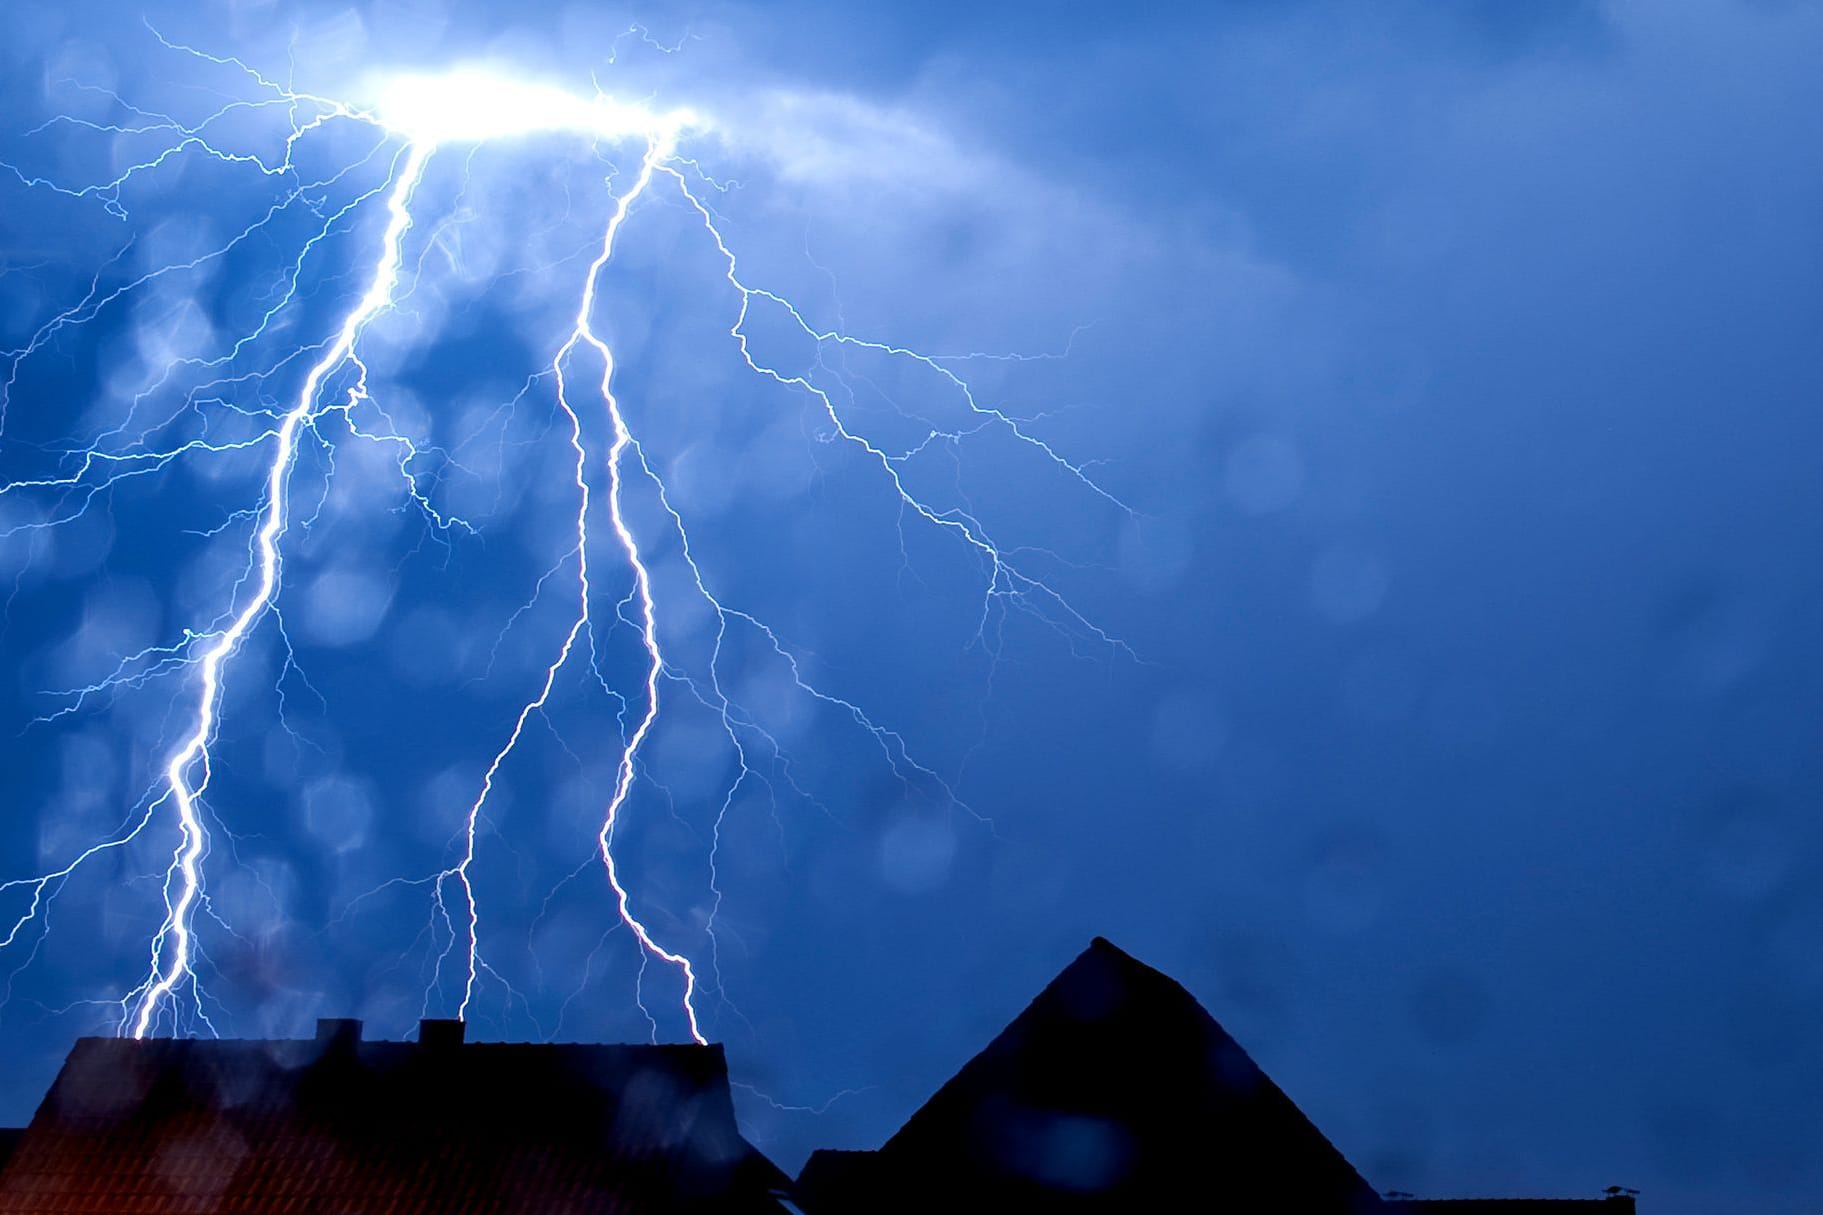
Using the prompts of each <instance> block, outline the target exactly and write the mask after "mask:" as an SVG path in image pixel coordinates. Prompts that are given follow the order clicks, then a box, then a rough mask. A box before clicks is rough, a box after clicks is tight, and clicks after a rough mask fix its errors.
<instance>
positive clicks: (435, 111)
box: [373, 68, 704, 144]
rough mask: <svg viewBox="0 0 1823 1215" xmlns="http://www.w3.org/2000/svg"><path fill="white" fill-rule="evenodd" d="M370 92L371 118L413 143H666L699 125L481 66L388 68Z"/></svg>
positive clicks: (688, 115)
mask: <svg viewBox="0 0 1823 1215" xmlns="http://www.w3.org/2000/svg"><path fill="white" fill-rule="evenodd" d="M376 94H377V100H376V102H375V103H374V107H373V115H374V118H375V119H376V120H377V121H378V122H379V123H380V125H382V126H384V127H385V128H386V129H388V130H390V131H395V132H397V133H398V134H400V135H403V136H404V137H405V138H406V139H409V140H410V141H411V142H413V143H415V144H443V143H484V142H486V141H489V140H494V139H507V138H511V137H513V136H520V135H539V134H551V133H558V132H565V133H572V134H577V135H586V136H591V137H593V138H598V139H605V140H610V141H613V140H622V139H641V140H646V141H649V142H652V143H658V144H669V143H671V142H672V141H673V140H675V139H676V138H677V136H678V135H679V134H681V133H682V132H683V131H685V130H687V129H693V128H694V129H699V130H700V129H701V128H702V127H703V125H704V124H703V122H702V120H701V119H700V118H699V117H698V116H697V115H696V114H695V113H694V112H693V111H691V110H687V109H686V110H670V111H667V112H665V113H662V114H658V113H654V112H653V111H651V110H649V109H647V108H646V107H644V106H640V105H631V104H628V103H626V102H621V101H616V100H614V99H613V98H612V97H608V96H605V95H603V94H599V93H598V94H596V95H595V96H593V97H584V96H580V95H578V94H575V93H570V92H566V91H564V90H563V89H560V88H557V87H555V86H553V85H548V84H540V83H537V82H535V81H530V80H516V79H513V78H512V77H509V76H503V75H499V74H497V73H495V72H492V71H489V70H487V69H485V68H457V69H454V70H452V71H448V72H440V73H437V74H435V75H431V74H425V73H408V74H404V75H397V76H389V77H387V78H385V80H384V81H383V82H382V83H380V85H379V86H378V88H377V90H376Z"/></svg>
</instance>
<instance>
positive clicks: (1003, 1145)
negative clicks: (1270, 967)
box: [799, 937, 1382, 1213]
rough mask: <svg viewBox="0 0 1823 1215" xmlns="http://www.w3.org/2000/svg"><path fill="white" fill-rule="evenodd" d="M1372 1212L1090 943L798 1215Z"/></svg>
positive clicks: (1154, 987) (1164, 980)
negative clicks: (870, 1214) (963, 1207)
mask: <svg viewBox="0 0 1823 1215" xmlns="http://www.w3.org/2000/svg"><path fill="white" fill-rule="evenodd" d="M1182 1193H1192V1194H1199V1195H1207V1196H1209V1197H1210V1200H1211V1201H1214V1202H1218V1203H1219V1204H1220V1205H1219V1206H1217V1207H1214V1208H1211V1209H1228V1207H1229V1206H1232V1207H1233V1209H1236V1210H1247V1211H1273V1210H1286V1211H1299V1212H1311V1213H1317V1212H1351V1213H1352V1212H1357V1211H1379V1210H1381V1209H1382V1207H1381V1203H1380V1200H1379V1198H1378V1197H1377V1196H1376V1195H1375V1193H1374V1191H1373V1189H1372V1187H1370V1186H1369V1185H1368V1184H1367V1182H1366V1181H1364V1180H1363V1179H1362V1178H1361V1176H1360V1174H1358V1173H1357V1172H1356V1171H1355V1170H1354V1168H1353V1166H1351V1165H1350V1164H1349V1163H1348V1161H1347V1160H1346V1159H1344V1158H1343V1156H1342V1154H1341V1153H1340V1152H1339V1151H1337V1150H1336V1148H1335V1147H1334V1146H1333V1145H1332V1144H1331V1143H1330V1142H1329V1141H1328V1140H1327V1139H1326V1138H1324V1136H1323V1134H1322V1132H1320V1131H1319V1130H1317V1128H1316V1127H1315V1126H1314V1125H1312V1124H1311V1122H1310V1120H1309V1119H1307V1118H1306V1117H1305V1116H1304V1115H1303V1113H1302V1112H1301V1111H1299V1109H1298V1108H1297V1106H1296V1105H1295V1104H1293V1103H1292V1101H1291V1099H1290V1098H1289V1097H1287V1096H1286V1095H1285V1094H1284V1092H1282V1091H1281V1090H1280V1089H1279V1087H1278V1086H1277V1085H1275V1084H1274V1083H1273V1082H1272V1081H1271V1080H1270V1079H1269V1078H1267V1076H1266V1074H1265V1073H1264V1072H1262V1071H1261V1070H1260V1068H1259V1067H1258V1066H1257V1065H1256V1064H1255V1063H1254V1062H1253V1060H1252V1059H1250V1058H1248V1056H1247V1053H1246V1051H1244V1050H1242V1049H1241V1047H1240V1045H1239V1044H1238V1043H1236V1042H1235V1040H1234V1039H1233V1038H1232V1037H1230V1036H1229V1034H1228V1033H1227V1031H1226V1030H1224V1029H1223V1028H1222V1027H1221V1026H1220V1025H1219V1024H1217V1022H1216V1020H1215V1018H1213V1017H1211V1016H1210V1015H1209V1014H1208V1012H1206V1011H1205V1010H1204V1009H1203V1007H1202V1006H1201V1005H1200V1004H1198V1003H1197V1002H1196V1000H1195V998H1194V997H1192V996H1191V995H1190V993H1189V992H1187V991H1185V990H1184V988H1183V987H1181V986H1179V985H1178V984H1177V983H1176V982H1175V981H1173V980H1172V979H1170V978H1168V977H1167V976H1165V975H1163V974H1161V973H1159V972H1158V971H1156V970H1154V969H1152V968H1151V967H1149V966H1146V965H1144V964H1143V963H1141V962H1138V961H1136V960H1134V959H1133V958H1132V957H1130V956H1128V955H1127V954H1126V953H1123V952H1122V951H1121V950H1119V949H1117V948H1116V947H1115V946H1113V945H1112V944H1110V943H1109V942H1108V941H1106V940H1104V939H1102V938H1100V937H1097V938H1096V939H1095V940H1094V942H1093V943H1092V944H1091V945H1090V946H1089V948H1088V949H1087V950H1085V951H1084V952H1083V953H1082V954H1081V956H1079V957H1078V958H1077V959H1076V960H1075V961H1074V962H1072V963H1070V965H1069V966H1067V967H1066V968H1065V969H1064V970H1063V972H1062V973H1061V974H1059V975H1058V976H1057V978H1056V979H1054V980H1053V981H1052V982H1051V983H1050V985H1049V986H1047V987H1046V988H1045V989H1044V990H1043V991H1042V992H1040V993H1039V995H1038V997H1037V998H1036V999H1035V1000H1033V1001H1032V1003H1031V1005H1030V1006H1029V1007H1027V1008H1026V1010H1025V1011H1024V1012H1022V1013H1020V1014H1019V1016H1017V1017H1015V1018H1014V1019H1013V1021H1012V1023H1011V1024H1009V1025H1008V1026H1007V1027H1006V1029H1005V1030H1003V1031H1002V1032H1001V1033H1000V1035H999V1036H998V1037H996V1038H995V1039H994V1040H993V1041H992V1042H991V1043H989V1044H988V1046H987V1048H986V1049H985V1050H983V1051H982V1052H981V1053H980V1054H978V1055H976V1056H975V1057H974V1058H973V1059H971V1060H970V1061H969V1062H968V1063H967V1064H965V1065H964V1066H963V1068H962V1070H961V1071H960V1072H958V1073H957V1074H956V1075H955V1077H954V1078H952V1079H951V1080H950V1081H949V1082H948V1083H946V1084H944V1085H943V1086H942V1087H941V1088H940V1089H938V1090H937V1092H936V1094H935V1095H934V1096H932V1097H931V1099H930V1100H929V1101H928V1102H926V1103H925V1105H924V1106H923V1107H922V1108H921V1109H919V1110H918V1111H917V1112H916V1113H915V1114H913V1115H912V1117H911V1118H910V1120H909V1121H907V1122H906V1124H905V1125H904V1127H902V1128H901V1129H900V1130H899V1131H898V1133H896V1134H895V1135H893V1136H892V1138H890V1139H888V1140H887V1141H886V1143H885V1144H884V1145H883V1146H882V1147H881V1148H880V1150H879V1151H878V1152H875V1153H852V1152H846V1153H822V1152H819V1153H817V1154H816V1155H815V1156H813V1157H812V1158H811V1160H810V1162H809V1164H808V1165H807V1166H806V1167H805V1170H804V1172H803V1174H802V1175H801V1176H800V1178H799V1200H800V1201H801V1202H802V1203H803V1204H804V1206H805V1207H806V1208H807V1209H808V1210H811V1211H813V1212H819V1211H843V1210H855V1211H861V1210H879V1211H886V1210H895V1209H928V1208H929V1206H930V1205H931V1204H932V1203H935V1202H939V1201H941V1199H942V1197H943V1196H944V1195H949V1196H951V1197H954V1196H955V1195H958V1194H963V1195H971V1196H975V1200H976V1201H983V1200H985V1201H986V1202H987V1203H988V1206H987V1207H984V1208H983V1209H1003V1210H1021V1211H1050V1210H1060V1211H1061V1210H1068V1211H1079V1210H1081V1211H1087V1210H1110V1211H1112V1210H1140V1209H1151V1208H1152V1207H1154V1206H1157V1207H1158V1208H1159V1209H1171V1207H1173V1206H1175V1205H1177V1204H1176V1203H1173V1202H1171V1201H1170V1199H1171V1196H1172V1195H1173V1194H1182Z"/></svg>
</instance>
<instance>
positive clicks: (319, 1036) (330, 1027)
mask: <svg viewBox="0 0 1823 1215" xmlns="http://www.w3.org/2000/svg"><path fill="white" fill-rule="evenodd" d="M316 1040H317V1041H318V1042H322V1043H326V1044H327V1045H330V1046H353V1045H354V1044H355V1043H357V1042H359V1041H360V1040H361V1023H360V1022H359V1021H358V1020H356V1019H355V1018H353V1017H318V1018H317V1023H316Z"/></svg>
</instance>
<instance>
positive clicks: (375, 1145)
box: [0, 1033, 789, 1215]
mask: <svg viewBox="0 0 1823 1215" xmlns="http://www.w3.org/2000/svg"><path fill="white" fill-rule="evenodd" d="M788 1184H789V1182H788V1180H787V1179H786V1178H785V1176H784V1175H783V1174H782V1173H780V1172H779V1170H778V1169H776V1168H775V1167H774V1166H773V1165H772V1164H771V1163H770V1162H769V1161H767V1160H766V1159H765V1157H763V1156H761V1155H760V1154H759V1152H758V1151H756V1150H755V1149H754V1148H753V1147H752V1146H751V1145H749V1144H748V1143H747V1142H746V1141H745V1140H744V1139H742V1138H741V1135H740V1132H739V1130H738V1128H737V1127H736V1125H735V1121H734V1109H733V1104H732V1100H731V1098H730V1095H729V1091H728V1078H727V1071H726V1063H725V1061H724V1059H723V1056H722V1051H721V1048H720V1047H719V1046H707V1047H704V1046H571V1045H519V1044H489V1043H472V1044H467V1045H460V1044H450V1043H443V1044H437V1043H434V1042H433V1043H431V1044H426V1045H419V1044H417V1043H405V1042H370V1043H357V1042H355V1041H353V1040H351V1038H350V1037H349V1036H348V1035H347V1034H346V1033H344V1034H343V1035H342V1036H341V1037H340V1038H339V1039H335V1038H321V1037H320V1038H319V1039H318V1040H315V1041H274V1042H261V1041H218V1040H180V1041H173V1040H148V1041H127V1040H120V1039H109V1038H84V1039H82V1040H81V1041H79V1042H78V1043H77V1044H76V1047H75V1049H74V1050H72V1051H71V1052H70V1056H69V1058H68V1060H67V1061H66V1062H65V1063H64V1066H63V1070H62V1072H61V1073H60V1074H59V1075H58V1077H57V1080H56V1082H55V1084H53V1085H52V1087H51V1090H50V1092H49V1094H47V1096H46V1097H45V1100H44V1103H43V1105H41V1106H40V1107H39V1110H38V1113H37V1115H36V1116H35V1117H34V1118H33V1119H32V1123H31V1125H30V1126H29V1127H28V1128H27V1129H26V1132H25V1135H24V1137H23V1138H22V1139H21V1141H20V1142H19V1144H18V1147H17V1150H16V1151H15V1152H14V1153H13V1154H12V1156H11V1159H10V1160H8V1161H7V1162H6V1165H5V1167H4V1169H3V1170H0V1215H76V1213H94V1215H215V1213H217V1212H221V1213H227V1212H233V1213H234V1215H420V1213H422V1215H483V1213H485V1215H518V1213H520V1212H526V1213H528V1215H530V1213H536V1215H608V1213H612V1215H645V1213H648V1212H690V1213H696V1212H702V1213H705V1215H707V1213H710V1212H716V1213H719V1212H731V1213H732V1212H742V1213H745V1212H776V1211H779V1210H780V1209H781V1208H780V1207H779V1206H778V1205H777V1203H776V1201H775V1200H774V1199H773V1198H772V1197H771V1194H772V1193H773V1192H774V1191H779V1190H783V1189H784V1188H786V1187H787V1186H788Z"/></svg>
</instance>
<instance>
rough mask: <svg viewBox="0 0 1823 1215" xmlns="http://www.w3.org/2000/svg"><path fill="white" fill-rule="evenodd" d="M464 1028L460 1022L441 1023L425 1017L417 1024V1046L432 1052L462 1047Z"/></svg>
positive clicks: (441, 1021)
mask: <svg viewBox="0 0 1823 1215" xmlns="http://www.w3.org/2000/svg"><path fill="white" fill-rule="evenodd" d="M465 1028H466V1027H465V1026H464V1025H463V1023H462V1022H460V1021H443V1020H437V1019H435V1018H431V1017H426V1018H424V1019H423V1020H422V1021H419V1022H418V1045H419V1046H425V1047H429V1048H430V1049H432V1050H447V1049H448V1048H449V1047H452V1046H461V1045H462V1032H463V1030H464V1029H465Z"/></svg>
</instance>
